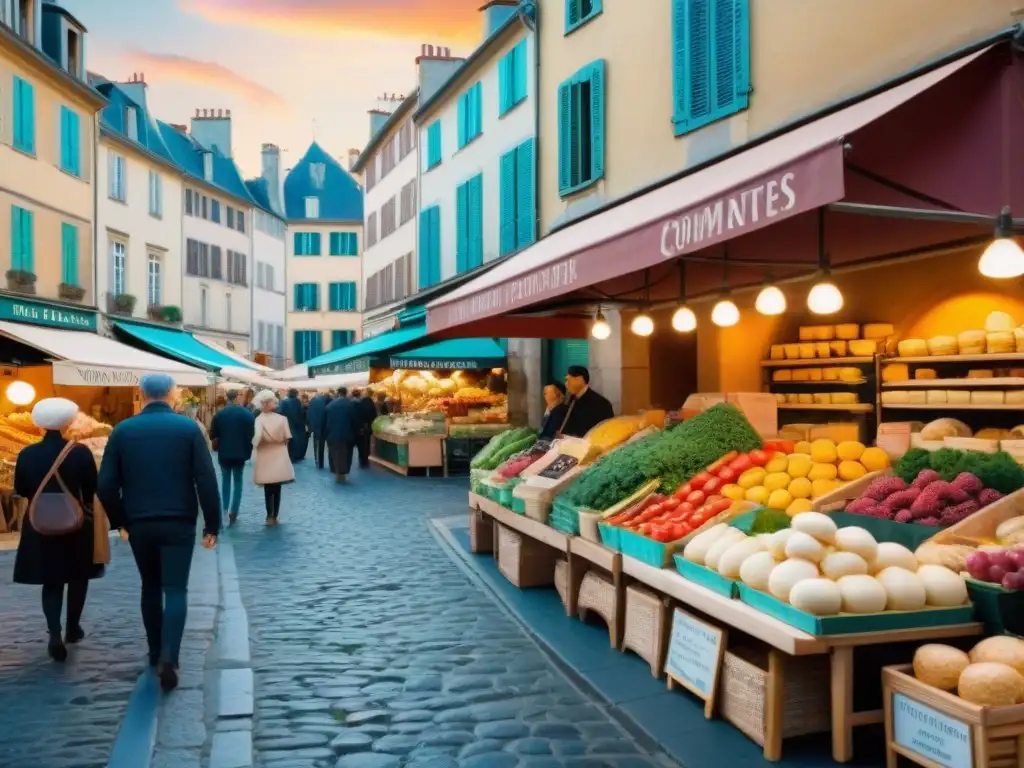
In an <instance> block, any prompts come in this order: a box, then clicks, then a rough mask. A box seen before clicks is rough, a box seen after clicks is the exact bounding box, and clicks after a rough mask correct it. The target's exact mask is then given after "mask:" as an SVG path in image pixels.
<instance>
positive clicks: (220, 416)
mask: <svg viewBox="0 0 1024 768" xmlns="http://www.w3.org/2000/svg"><path fill="white" fill-rule="evenodd" d="M255 434H256V417H255V416H253V415H252V412H251V411H249V410H248V409H247V408H244V407H242V406H241V405H229V406H227V407H226V408H222V409H221V410H219V411H217V414H216V415H215V416H214V417H213V423H212V424H210V440H211V441H216V446H217V448H216V450H217V460H218V461H220V463H221V464H223V465H225V466H232V465H235V466H237V465H241V464H245V462H247V461H248V460H249V459H251V458H252V438H253V435H255Z"/></svg>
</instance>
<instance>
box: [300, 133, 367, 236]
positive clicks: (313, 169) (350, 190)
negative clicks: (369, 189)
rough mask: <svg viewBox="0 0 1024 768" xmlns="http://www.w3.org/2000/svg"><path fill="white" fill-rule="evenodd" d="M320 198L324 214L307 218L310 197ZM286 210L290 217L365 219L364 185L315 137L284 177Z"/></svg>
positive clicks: (321, 211) (321, 209) (304, 218)
mask: <svg viewBox="0 0 1024 768" xmlns="http://www.w3.org/2000/svg"><path fill="white" fill-rule="evenodd" d="M307 197H319V198H320V216H319V217H317V218H316V219H307V218H306V198H307ZM284 210H285V217H286V218H287V220H288V221H345V222H353V223H360V224H361V223H362V221H363V188H362V187H361V186H359V183H358V182H357V181H356V180H355V179H354V178H352V176H351V175H350V174H349V173H348V171H346V170H345V169H344V168H342V167H341V164H340V163H339V162H338V161H337V160H335V159H334V158H333V157H331V156H330V155H329V154H328V153H327V152H326V151H325V150H324V148H323V147H321V146H320V145H319V144H317V143H316V142H315V141H314V142H313V143H312V144H310V145H309V149H307V150H306V154H305V155H303V156H302V159H301V160H300V161H299V162H298V163H297V164H296V166H295V167H294V168H292V169H291V170H290V171H289V172H288V175H287V176H286V177H285V179H284Z"/></svg>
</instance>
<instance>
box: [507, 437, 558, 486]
mask: <svg viewBox="0 0 1024 768" xmlns="http://www.w3.org/2000/svg"><path fill="white" fill-rule="evenodd" d="M524 442H525V440H524ZM550 450H551V441H550V440H537V441H535V442H534V443H533V444H532V445H530V446H529V447H528V448H526V449H525V450H522V451H520V452H519V453H517V454H516V455H515V456H513V457H512V458H510V459H508V460H507V461H505V462H504V463H503V464H502V465H501V466H500V467H498V468H497V469H496V470H495V472H494V475H493V476H492V477H494V478H495V479H497V480H499V481H507V480H511V479H512V478H513V477H519V475H520V474H521V473H522V471H523V470H524V469H526V468H527V467H529V466H530V465H531V464H533V463H534V462H536V461H538V460H539V459H540V458H541V457H543V456H544V454H546V453H547V452H548V451H550ZM495 476H496V477H495Z"/></svg>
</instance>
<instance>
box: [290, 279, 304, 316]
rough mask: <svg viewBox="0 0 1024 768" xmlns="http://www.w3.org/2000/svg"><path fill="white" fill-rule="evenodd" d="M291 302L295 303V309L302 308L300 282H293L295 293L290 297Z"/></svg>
mask: <svg viewBox="0 0 1024 768" xmlns="http://www.w3.org/2000/svg"><path fill="white" fill-rule="evenodd" d="M292 302H293V303H294V304H295V311H296V312H297V311H299V310H300V309H302V283H296V284H295V295H294V296H293V297H292Z"/></svg>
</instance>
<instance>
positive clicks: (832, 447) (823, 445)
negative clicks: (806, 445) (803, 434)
mask: <svg viewBox="0 0 1024 768" xmlns="http://www.w3.org/2000/svg"><path fill="white" fill-rule="evenodd" d="M837 458H839V456H838V455H837V454H836V444H835V443H833V442H832V441H831V440H826V439H824V438H822V439H821V440H815V441H814V442H813V443H811V459H812V460H814V461H815V462H817V463H819V464H835V462H836V459H837Z"/></svg>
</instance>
